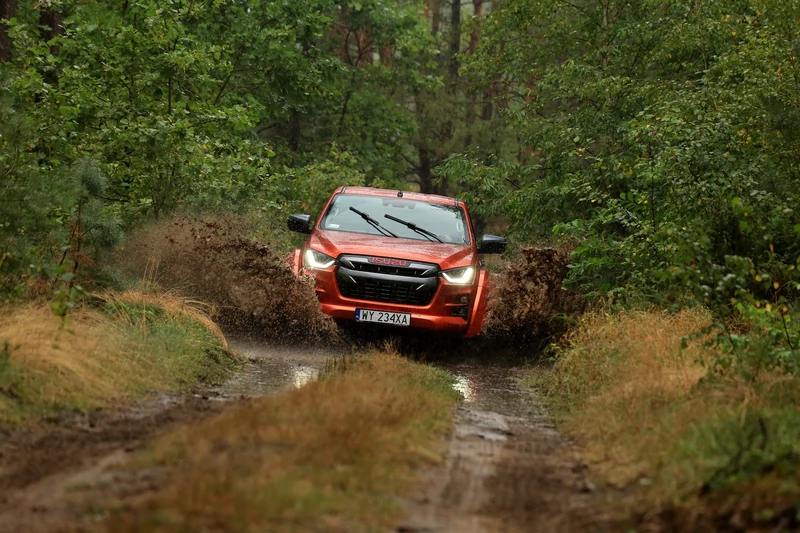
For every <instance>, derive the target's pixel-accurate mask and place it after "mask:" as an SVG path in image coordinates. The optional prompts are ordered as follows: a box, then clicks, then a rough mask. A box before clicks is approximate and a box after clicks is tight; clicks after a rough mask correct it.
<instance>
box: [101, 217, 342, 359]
mask: <svg viewBox="0 0 800 533" xmlns="http://www.w3.org/2000/svg"><path fill="white" fill-rule="evenodd" d="M247 233H248V228H247V224H246V223H245V222H244V221H243V220H242V219H240V218H237V217H235V216H233V215H228V216H216V217H213V218H209V219H203V218H194V217H187V216H184V217H177V218H175V219H174V220H172V221H165V222H161V223H159V224H157V225H155V226H153V227H150V228H146V229H143V230H141V231H140V232H138V233H134V234H133V235H131V237H130V238H129V242H128V244H127V245H126V247H125V248H124V249H123V250H122V251H120V253H119V257H118V258H117V261H116V262H117V265H118V266H119V268H120V269H121V270H122V271H123V272H124V273H126V274H128V275H130V276H133V277H136V278H140V279H143V280H147V281H152V282H155V283H157V284H158V285H159V286H161V287H163V288H166V289H169V290H175V291H177V292H179V293H182V294H187V295H190V296H191V297H194V298H198V299H201V300H204V301H206V302H209V303H211V304H213V305H214V306H215V308H216V315H215V317H214V318H215V319H216V321H217V322H219V323H220V325H221V326H222V327H223V329H225V330H226V331H228V332H231V331H232V332H236V333H238V334H245V333H246V334H250V335H258V336H259V337H261V338H263V339H269V341H270V342H272V343H299V342H305V343H314V342H319V341H324V342H326V343H331V342H337V340H338V338H339V334H338V330H337V328H336V325H335V324H334V322H333V320H331V319H330V317H328V316H326V315H324V314H322V312H321V311H320V309H319V303H318V301H317V297H316V294H315V292H314V286H313V281H312V280H311V279H310V278H303V277H297V276H295V275H294V274H293V273H292V271H291V270H290V269H289V268H288V266H287V265H286V263H285V261H284V258H283V257H280V256H279V254H278V253H277V252H276V251H274V250H273V248H272V247H271V246H270V245H269V244H263V243H258V242H256V241H254V240H251V239H248V238H245V237H244V236H243V235H246V234H247Z"/></svg>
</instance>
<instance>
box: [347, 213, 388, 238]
mask: <svg viewBox="0 0 800 533" xmlns="http://www.w3.org/2000/svg"><path fill="white" fill-rule="evenodd" d="M350 211H352V212H353V213H355V214H357V215H359V216H360V217H361V218H363V219H364V220H366V221H367V222H369V223H370V224H372V226H373V227H374V228H375V229H376V230H378V231H379V232H381V234H382V235H384V236H386V237H388V236H392V237H394V238H395V239H399V238H400V237H398V236H397V235H395V234H394V233H392V232H391V231H389V230H388V229H386V228H384V227H383V226H381V224H380V222H378V221H377V220H375V219H374V218H372V217H371V216H369V215H368V214H366V213H364V212H363V211H359V210H358V209H356V208H355V207H351V208H350Z"/></svg>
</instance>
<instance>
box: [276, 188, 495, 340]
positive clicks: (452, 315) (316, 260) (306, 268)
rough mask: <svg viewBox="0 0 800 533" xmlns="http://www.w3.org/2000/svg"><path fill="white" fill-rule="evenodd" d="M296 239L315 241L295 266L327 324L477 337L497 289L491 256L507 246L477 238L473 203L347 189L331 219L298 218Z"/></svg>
mask: <svg viewBox="0 0 800 533" xmlns="http://www.w3.org/2000/svg"><path fill="white" fill-rule="evenodd" d="M288 226H289V229H290V230H292V231H297V232H300V233H306V234H308V235H309V237H308V239H307V240H306V243H305V245H304V246H303V248H302V249H296V250H295V251H294V254H293V255H292V257H291V258H290V263H291V266H292V268H293V269H294V271H295V273H296V274H298V275H303V274H306V275H311V276H313V277H314V278H315V280H316V292H317V297H318V298H319V302H320V306H321V308H322V311H323V312H324V313H325V314H328V315H330V316H332V317H333V318H335V319H337V320H340V321H355V322H359V323H377V324H386V325H389V326H394V327H398V328H417V329H423V330H433V331H437V332H444V333H452V334H456V335H459V336H462V337H474V336H475V335H477V334H478V333H480V331H481V327H482V325H483V320H484V316H485V314H486V297H487V295H488V293H489V291H490V289H491V286H490V281H489V274H488V272H486V270H485V269H484V268H483V261H482V259H481V256H482V255H483V254H499V253H503V252H504V251H505V249H506V240H505V239H504V238H502V237H497V236H494V235H484V236H483V237H482V238H481V239H480V241H478V240H477V239H476V238H475V235H474V233H473V228H472V222H471V220H470V217H469V213H468V211H467V206H466V205H464V202H461V201H459V200H456V199H455V198H448V197H445V196H437V195H430V194H420V193H413V192H403V191H396V190H387V189H373V188H370V187H339V188H338V189H336V190H335V191H334V192H333V195H332V196H331V198H330V199H329V200H328V203H327V204H326V206H325V209H324V210H323V212H322V216H320V217H319V220H317V221H316V223H315V224H313V225H312V224H311V216H310V215H291V216H290V217H289V220H288Z"/></svg>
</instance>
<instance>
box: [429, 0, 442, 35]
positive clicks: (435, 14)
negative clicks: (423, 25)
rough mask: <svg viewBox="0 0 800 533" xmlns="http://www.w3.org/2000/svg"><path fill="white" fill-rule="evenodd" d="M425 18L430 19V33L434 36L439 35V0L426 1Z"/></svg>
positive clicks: (440, 14) (440, 17)
mask: <svg viewBox="0 0 800 533" xmlns="http://www.w3.org/2000/svg"><path fill="white" fill-rule="evenodd" d="M425 17H426V18H427V17H430V19H431V33H432V34H434V35H436V34H437V33H439V29H440V26H441V24H442V23H441V20H442V13H441V8H440V6H439V0H428V2H427V3H426V4H425Z"/></svg>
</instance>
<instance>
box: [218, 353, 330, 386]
mask: <svg viewBox="0 0 800 533" xmlns="http://www.w3.org/2000/svg"><path fill="white" fill-rule="evenodd" d="M231 344H232V347H233V348H234V349H235V350H236V351H237V352H238V353H239V354H240V355H242V356H243V357H245V358H246V359H247V360H248V362H247V363H246V365H247V368H245V369H242V371H240V372H238V373H237V374H236V375H235V376H233V377H232V378H231V379H230V380H229V381H228V382H226V383H225V384H223V385H222V386H220V387H218V388H217V389H216V392H218V393H219V394H220V395H221V396H223V397H245V398H258V397H261V396H270V395H272V394H277V393H279V392H282V391H286V390H291V389H296V388H300V387H302V386H304V385H306V384H307V383H309V382H311V381H314V380H316V379H317V378H318V377H319V369H320V368H322V366H323V365H324V363H325V361H326V360H327V359H328V358H330V357H333V356H335V355H336V353H334V352H329V351H322V350H304V349H292V348H280V347H274V346H269V345H266V344H263V343H258V342H250V341H243V340H236V341H232V342H231Z"/></svg>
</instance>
